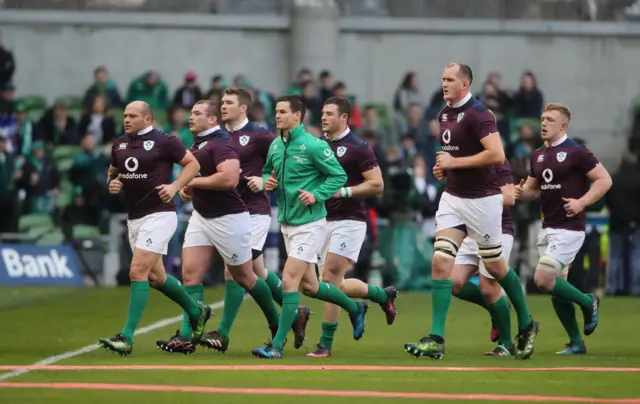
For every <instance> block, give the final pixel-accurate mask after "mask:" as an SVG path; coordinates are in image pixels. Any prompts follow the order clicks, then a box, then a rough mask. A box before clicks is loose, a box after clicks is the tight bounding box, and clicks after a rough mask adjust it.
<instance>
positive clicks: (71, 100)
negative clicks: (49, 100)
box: [57, 95, 84, 111]
mask: <svg viewBox="0 0 640 404" xmlns="http://www.w3.org/2000/svg"><path fill="white" fill-rule="evenodd" d="M57 100H58V101H63V102H64V103H65V104H67V108H69V111H71V110H81V111H82V110H83V109H84V105H83V100H82V97H78V96H76V95H65V96H62V97H58V98H57Z"/></svg>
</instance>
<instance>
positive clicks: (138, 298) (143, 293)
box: [122, 281, 149, 343]
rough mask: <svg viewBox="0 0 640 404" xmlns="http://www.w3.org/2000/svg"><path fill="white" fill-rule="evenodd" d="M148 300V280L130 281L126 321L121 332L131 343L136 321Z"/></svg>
mask: <svg viewBox="0 0 640 404" xmlns="http://www.w3.org/2000/svg"><path fill="white" fill-rule="evenodd" d="M148 301H149V281H132V282H131V291H130V293H129V311H128V312H127V322H126V323H124V328H123V329H122V334H123V335H124V336H125V337H126V338H127V341H128V342H129V343H131V342H132V341H133V334H134V333H135V332H136V328H137V327H138V323H139V322H140V319H141V318H142V313H144V308H145V307H147V302H148Z"/></svg>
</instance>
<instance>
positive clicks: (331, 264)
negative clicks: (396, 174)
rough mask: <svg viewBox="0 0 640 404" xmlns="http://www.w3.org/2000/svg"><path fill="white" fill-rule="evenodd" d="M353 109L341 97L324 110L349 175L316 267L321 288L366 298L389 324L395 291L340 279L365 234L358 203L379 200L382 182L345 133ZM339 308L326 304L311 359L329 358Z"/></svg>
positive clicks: (332, 209)
mask: <svg viewBox="0 0 640 404" xmlns="http://www.w3.org/2000/svg"><path fill="white" fill-rule="evenodd" d="M350 117H351V105H350V104H349V101H347V100H346V99H345V98H342V97H331V98H329V99H327V100H326V101H325V103H324V107H323V110H322V131H323V132H324V133H325V140H326V141H327V142H328V143H329V145H330V146H331V149H332V150H333V152H334V154H335V155H336V158H337V159H338V162H339V163H340V165H341V166H342V168H343V169H344V171H345V172H346V174H347V183H346V184H345V186H344V187H342V189H340V191H338V192H337V193H336V194H335V195H334V196H333V197H332V198H330V199H328V200H327V201H326V202H325V206H326V209H327V234H326V236H325V239H324V243H323V245H322V248H321V249H320V255H319V257H318V259H319V263H318V265H319V267H320V273H321V279H322V281H323V282H326V283H330V284H331V285H333V286H335V287H338V288H341V289H342V291H343V292H344V293H345V294H346V295H347V296H349V297H351V298H356V297H357V298H366V299H368V300H371V301H373V302H375V303H378V304H379V305H380V306H381V307H382V310H383V311H384V313H385V315H386V317H387V323H388V324H392V323H393V321H394V320H395V317H396V306H395V299H396V296H397V294H398V291H397V289H396V288H395V287H393V286H391V287H388V288H386V289H382V288H380V287H377V286H372V285H367V284H366V283H364V282H362V281H360V280H358V279H349V280H345V279H344V276H345V274H346V273H347V271H349V270H350V269H351V268H352V266H353V263H354V262H356V261H357V260H358V256H359V255H360V249H361V247H362V243H363V242H364V238H365V236H366V234H367V224H366V213H365V209H364V205H363V203H362V198H365V197H368V196H376V195H380V194H381V193H382V191H383V187H384V182H383V180H382V173H381V172H380V167H378V161H377V160H376V157H375V155H374V154H373V150H372V149H371V147H369V145H367V144H366V143H365V142H363V141H362V140H360V139H359V138H358V137H357V136H356V135H355V134H354V133H352V132H351V131H350V130H349V126H348V125H347V123H348V121H349V118H350ZM339 315H340V307H338V306H336V305H334V304H331V303H325V305H324V316H323V318H322V335H321V336H320V342H319V343H318V345H317V347H316V350H315V351H313V352H310V353H309V354H307V356H309V357H312V358H326V357H329V356H331V349H332V346H333V337H334V334H335V332H336V329H337V328H338V317H339Z"/></svg>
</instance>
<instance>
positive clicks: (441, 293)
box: [429, 280, 453, 339]
mask: <svg viewBox="0 0 640 404" xmlns="http://www.w3.org/2000/svg"><path fill="white" fill-rule="evenodd" d="M452 284H453V282H451V281H437V280H434V281H433V286H432V290H431V302H432V304H433V317H432V318H431V332H429V335H437V336H438V337H441V338H442V339H444V325H445V323H446V322H447V312H448V311H449V305H450V304H451V287H452Z"/></svg>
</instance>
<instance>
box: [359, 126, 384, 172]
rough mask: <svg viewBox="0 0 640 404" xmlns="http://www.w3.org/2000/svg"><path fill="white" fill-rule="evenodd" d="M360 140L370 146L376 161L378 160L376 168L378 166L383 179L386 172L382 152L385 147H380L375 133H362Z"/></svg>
mask: <svg viewBox="0 0 640 404" xmlns="http://www.w3.org/2000/svg"><path fill="white" fill-rule="evenodd" d="M361 138H362V140H363V141H365V142H366V143H368V144H369V146H371V149H373V154H374V155H375V156H376V160H378V166H380V171H382V175H383V178H384V176H385V175H386V174H385V173H386V172H387V156H386V154H385V152H384V150H386V147H382V146H381V145H380V144H379V143H378V140H377V139H376V135H375V133H373V132H371V131H367V130H365V131H363V132H362V135H361Z"/></svg>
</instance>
